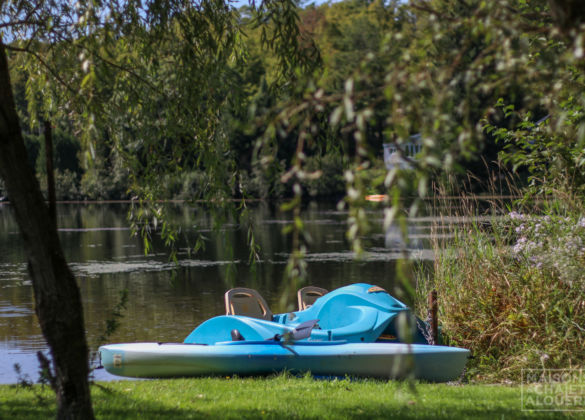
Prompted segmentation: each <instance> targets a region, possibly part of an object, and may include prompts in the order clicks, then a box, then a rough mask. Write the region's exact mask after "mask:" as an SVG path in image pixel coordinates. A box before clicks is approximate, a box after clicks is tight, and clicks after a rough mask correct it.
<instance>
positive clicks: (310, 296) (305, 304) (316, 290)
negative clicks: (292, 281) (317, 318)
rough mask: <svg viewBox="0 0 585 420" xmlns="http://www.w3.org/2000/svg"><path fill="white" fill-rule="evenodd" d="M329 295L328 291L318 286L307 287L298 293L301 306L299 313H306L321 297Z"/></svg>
mask: <svg viewBox="0 0 585 420" xmlns="http://www.w3.org/2000/svg"><path fill="white" fill-rule="evenodd" d="M327 293H329V291H328V290H327V289H323V288H321V287H316V286H305V287H303V288H302V289H299V291H298V292H297V300H298V304H299V311H304V310H305V309H307V308H310V307H311V306H312V305H313V303H315V301H316V300H317V299H319V298H320V297H321V296H324V295H326V294H327Z"/></svg>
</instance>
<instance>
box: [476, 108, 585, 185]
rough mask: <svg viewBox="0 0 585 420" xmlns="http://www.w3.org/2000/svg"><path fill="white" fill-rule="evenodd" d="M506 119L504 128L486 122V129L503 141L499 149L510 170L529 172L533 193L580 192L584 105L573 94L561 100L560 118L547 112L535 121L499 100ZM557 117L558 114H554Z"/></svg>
mask: <svg viewBox="0 0 585 420" xmlns="http://www.w3.org/2000/svg"><path fill="white" fill-rule="evenodd" d="M498 106H499V107H501V108H502V110H503V113H504V116H505V117H506V120H507V121H510V120H511V124H512V127H511V128H507V127H505V126H502V123H500V124H498V125H495V124H494V125H492V124H489V123H486V125H485V127H486V131H487V132H488V133H489V134H492V135H493V136H494V137H495V138H496V139H497V141H499V142H502V143H504V150H503V151H502V152H501V153H500V156H501V159H502V161H503V162H504V163H507V164H510V165H512V168H513V170H515V171H518V170H521V169H525V170H527V171H528V173H529V174H530V176H529V178H528V180H529V187H530V188H529V190H528V191H527V193H528V194H529V196H532V195H540V194H547V195H556V196H559V195H567V196H574V195H582V194H583V193H584V192H585V190H584V189H583V188H584V185H585V169H584V165H585V148H584V145H585V143H584V142H585V136H584V135H583V133H581V132H582V131H583V130H585V125H583V122H584V121H585V116H584V113H583V107H582V105H581V104H580V102H579V101H577V100H575V99H574V98H573V97H570V98H568V99H567V100H565V101H563V102H562V104H561V107H562V108H561V109H562V112H563V114H564V115H563V117H562V118H563V120H562V121H558V120H552V121H551V119H550V118H549V117H548V116H547V117H545V118H543V119H542V120H541V121H540V122H539V123H538V124H537V123H536V122H535V121H533V116H532V114H531V113H530V112H527V113H525V114H519V113H516V112H515V110H514V106H513V105H508V106H505V105H504V102H503V101H499V102H498ZM557 118H558V117H557Z"/></svg>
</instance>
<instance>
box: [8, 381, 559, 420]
mask: <svg viewBox="0 0 585 420" xmlns="http://www.w3.org/2000/svg"><path fill="white" fill-rule="evenodd" d="M92 390H93V403H94V407H95V413H96V415H97V417H98V418H102V419H141V420H144V419H152V418H165V419H168V418H177V419H189V418H207V417H213V418H222V419H223V418H233V419H242V418H250V419H256V418H278V419H281V418H315V419H316V418H319V419H328V418H329V419H338V418H401V419H427V418H431V419H451V418H457V419H462V418H470V419H474V420H477V419H512V418H565V417H567V416H568V413H563V412H538V411H522V410H521V389H520V386H502V385H448V384H418V383H417V384H414V386H412V385H411V384H409V383H408V382H395V381H390V382H385V381H374V380H364V381H350V380H315V379H312V378H310V377H304V378H294V377H289V376H286V375H284V376H283V375H281V376H276V377H269V378H246V379H242V378H230V379H226V378H199V379H174V380H153V381H120V382H107V383H100V384H98V385H94V386H93V387H92ZM53 416H54V402H53V396H52V394H51V392H50V391H49V390H48V389H47V388H46V387H45V388H41V387H40V386H35V387H34V388H33V389H27V388H17V387H15V386H9V385H3V386H0V419H37V418H41V419H42V418H51V417H53Z"/></svg>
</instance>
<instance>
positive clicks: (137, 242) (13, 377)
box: [0, 203, 448, 383]
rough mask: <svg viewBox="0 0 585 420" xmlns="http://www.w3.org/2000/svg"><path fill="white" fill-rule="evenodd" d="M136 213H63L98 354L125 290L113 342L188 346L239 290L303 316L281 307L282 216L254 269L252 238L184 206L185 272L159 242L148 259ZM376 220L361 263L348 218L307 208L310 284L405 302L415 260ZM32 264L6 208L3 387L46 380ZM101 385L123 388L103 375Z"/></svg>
mask: <svg viewBox="0 0 585 420" xmlns="http://www.w3.org/2000/svg"><path fill="white" fill-rule="evenodd" d="M128 206H129V205H127V204H108V205H106V204H87V205H83V204H63V205H60V206H59V208H58V213H59V221H58V223H59V228H60V237H61V242H62V245H63V247H64V249H65V253H66V256H67V259H68V261H69V262H70V264H71V267H72V269H73V271H74V273H75V275H76V277H77V279H78V282H79V286H80V288H81V294H82V298H83V305H84V310H85V321H86V326H87V336H88V341H89V343H90V346H91V348H92V350H95V349H96V348H97V345H98V344H99V343H98V337H100V336H101V335H102V334H103V332H104V330H105V323H106V320H107V319H108V318H109V317H110V314H111V311H112V309H113V308H114V306H115V305H116V304H117V303H118V302H119V299H120V293H121V291H123V290H124V289H127V290H128V292H129V301H128V304H127V309H126V311H125V312H124V314H125V316H124V317H123V319H122V325H121V327H120V328H119V330H118V331H117V332H116V333H115V335H114V336H112V337H111V338H110V339H109V340H108V341H109V342H129V341H175V342H176V341H182V340H183V339H184V338H185V337H186V336H187V335H188V334H189V332H190V331H191V330H192V329H193V328H194V327H196V326H197V325H198V324H199V323H201V322H202V321H204V320H206V319H208V318H210V317H212V316H215V315H221V314H223V313H224V311H225V310H224V303H223V294H224V293H225V291H226V290H228V289H229V288H231V287H235V286H246V287H251V288H255V289H258V290H259V291H260V292H261V294H262V295H263V296H264V297H265V298H266V300H267V301H268V303H269V304H270V306H271V308H272V310H273V311H274V312H280V311H286V310H291V309H293V308H292V305H293V304H295V302H294V300H293V298H292V297H291V298H290V299H289V303H288V307H286V306H283V305H281V304H280V300H281V299H280V298H281V296H282V295H283V290H284V285H283V273H284V269H285V263H286V260H287V258H288V256H289V253H290V238H289V237H287V236H284V235H283V234H282V228H283V227H284V226H285V225H286V223H288V222H290V219H289V218H287V217H288V216H287V215H286V214H282V213H280V212H279V211H278V209H277V208H276V209H275V208H271V207H270V206H269V205H266V204H258V205H257V206H256V207H254V208H252V209H251V213H250V220H251V221H252V223H253V226H254V233H255V236H256V240H257V242H258V243H259V245H260V247H261V251H260V258H261V260H260V262H259V263H257V264H256V265H255V267H250V265H249V264H248V260H249V257H248V256H249V249H248V247H247V246H246V243H247V239H246V238H247V228H243V227H240V226H238V225H237V224H235V223H233V222H230V221H228V222H227V223H225V224H224V225H223V227H222V228H221V229H219V230H218V231H215V230H213V229H212V222H211V218H210V216H209V214H208V213H207V212H206V211H205V210H203V209H193V208H190V207H187V206H183V205H176V206H175V207H174V208H172V212H171V219H172V220H173V221H174V222H175V223H176V224H178V225H179V226H181V229H182V234H183V236H182V239H181V241H180V243H179V253H178V263H177V264H175V263H173V262H171V261H170V260H169V254H170V253H169V250H168V249H167V248H165V247H164V245H163V244H162V242H161V241H160V238H158V237H157V235H153V245H154V247H153V248H154V249H153V252H152V253H150V254H149V255H145V254H144V248H143V244H142V240H141V239H140V238H137V237H132V236H131V232H130V229H129V223H128V221H127V218H126V215H127V212H128V209H129V207H128ZM369 216H370V217H369V219H370V221H371V222H372V225H373V231H372V233H371V234H370V235H369V236H368V238H366V245H367V246H366V250H367V252H366V254H365V256H364V257H363V259H361V260H360V261H356V260H355V259H354V255H353V253H352V252H351V251H350V246H349V244H348V243H347V241H346V240H345V232H346V226H347V225H346V219H347V213H345V212H340V211H337V210H336V209H335V203H328V204H312V205H310V206H309V207H308V208H307V210H306V211H305V213H304V221H305V224H306V227H307V232H308V233H309V234H310V237H311V239H312V243H311V246H310V248H309V251H308V255H307V258H306V260H307V265H308V279H307V283H306V284H312V285H317V286H321V287H324V288H327V289H329V290H331V289H334V288H337V287H340V286H343V285H347V284H351V283H356V282H365V283H373V284H377V285H380V286H382V287H384V288H386V289H387V290H388V291H391V292H394V293H396V292H397V287H396V286H397V285H395V284H394V283H395V282H394V268H395V264H396V261H397V259H400V258H403V257H404V255H405V254H404V253H403V252H401V249H402V248H403V244H402V243H401V241H400V236H399V233H398V231H397V230H394V229H391V230H390V231H388V232H383V229H382V221H383V212H382V210H381V207H380V208H376V207H372V209H371V210H369ZM433 220H434V219H433V218H424V217H421V218H419V219H416V220H414V221H412V223H411V225H409V228H408V230H409V234H410V236H411V238H412V242H411V245H410V248H411V252H410V255H411V258H417V259H421V260H423V261H424V260H430V259H432V252H431V251H430V250H429V249H428V248H429V246H428V237H429V232H430V226H431V223H432V222H433ZM196 231H199V232H202V233H203V235H204V236H205V237H206V241H205V243H206V246H205V249H204V250H203V251H200V252H199V253H197V254H196V255H192V254H190V253H188V252H187V251H186V247H187V245H188V244H190V245H193V244H194V243H195V232H196ZM445 234H446V235H448V229H446V230H445ZM25 261H26V258H25V253H24V249H23V245H22V241H21V239H20V235H19V232H18V227H17V225H16V222H15V220H14V217H13V214H12V209H11V208H10V206H9V205H2V204H0V383H14V382H16V381H17V380H18V375H17V374H16V372H15V369H14V364H16V363H17V364H19V365H20V366H21V369H22V372H23V373H24V374H26V375H28V376H29V379H31V380H33V381H34V380H36V379H37V370H38V369H37V365H38V363H37V361H36V356H35V353H36V351H38V350H43V351H46V346H45V343H44V340H43V337H42V335H41V332H40V329H39V327H38V323H37V320H36V316H35V314H34V303H33V291H32V287H31V283H30V280H29V278H28V275H27V272H26V264H25ZM95 376H96V378H97V379H100V380H107V379H112V378H114V377H112V376H110V375H108V374H107V373H105V372H104V370H103V369H102V370H98V371H96V374H95ZM116 379H118V378H116Z"/></svg>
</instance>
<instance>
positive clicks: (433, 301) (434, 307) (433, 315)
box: [429, 290, 439, 346]
mask: <svg viewBox="0 0 585 420" xmlns="http://www.w3.org/2000/svg"><path fill="white" fill-rule="evenodd" d="M437 312H438V303H437V291H436V290H431V292H430V293H429V322H430V327H431V331H430V333H431V343H429V344H431V345H434V346H436V345H437V344H439V320H438V319H437Z"/></svg>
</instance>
